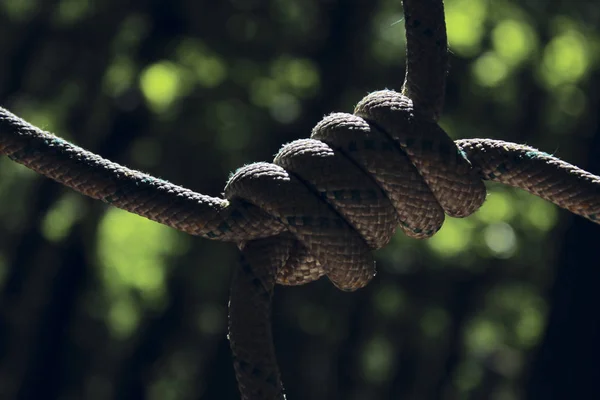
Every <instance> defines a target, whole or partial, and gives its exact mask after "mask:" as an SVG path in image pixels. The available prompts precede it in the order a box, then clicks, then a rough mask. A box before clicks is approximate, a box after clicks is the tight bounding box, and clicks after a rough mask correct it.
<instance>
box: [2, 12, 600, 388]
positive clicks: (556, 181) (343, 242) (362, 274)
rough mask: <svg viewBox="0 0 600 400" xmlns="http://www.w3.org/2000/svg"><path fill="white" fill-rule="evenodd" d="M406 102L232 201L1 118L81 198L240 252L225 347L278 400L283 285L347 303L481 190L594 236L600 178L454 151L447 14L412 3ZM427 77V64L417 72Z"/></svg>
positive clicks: (286, 163) (378, 106) (378, 110)
mask: <svg viewBox="0 0 600 400" xmlns="http://www.w3.org/2000/svg"><path fill="white" fill-rule="evenodd" d="M404 6H405V14H406V29H407V40H408V43H407V56H408V60H407V64H408V70H407V77H406V79H405V83H404V86H403V89H402V93H397V92H394V91H390V90H385V91H379V92H374V93H371V94H369V95H368V96H366V97H365V98H364V99H362V100H361V101H360V102H359V103H358V105H357V106H356V108H355V111H354V114H344V113H335V114H331V115H329V116H327V117H325V118H324V119H323V120H322V121H321V122H319V124H317V126H316V127H315V128H314V130H313V132H312V135H311V138H310V139H302V140H296V141H294V142H292V143H289V144H287V145H285V146H283V148H282V149H281V150H280V151H279V153H278V154H277V156H276V157H275V159H274V161H273V163H255V164H251V165H248V166H245V167H243V168H240V169H239V170H237V171H236V172H235V173H234V174H233V176H232V177H231V178H230V180H229V182H228V183H227V185H226V188H225V197H226V199H220V198H214V197H209V196H205V195H201V194H198V193H195V192H193V191H191V190H188V189H185V188H182V187H180V186H177V185H174V184H172V183H169V182H166V181H164V180H160V179H156V178H154V177H152V176H149V175H146V174H143V173H141V172H137V171H133V170H130V169H127V168H125V167H122V166H120V165H118V164H115V163H112V162H110V161H108V160H105V159H103V158H101V157H99V156H97V155H95V154H93V153H90V152H87V151H85V150H83V149H81V148H79V147H77V146H75V145H72V144H70V143H68V142H66V141H64V140H62V139H59V138H57V137H56V136H54V135H52V134H50V133H47V132H44V131H42V130H40V129H39V128H36V127H34V126H32V125H30V124H28V123H27V122H25V121H23V120H21V119H19V118H18V117H16V116H15V115H13V114H11V113H10V112H8V111H7V110H5V109H2V108H0V152H1V153H3V154H6V155H7V156H8V157H10V158H11V159H13V160H15V161H17V162H19V163H21V164H23V165H25V166H27V167H29V168H31V169H33V170H35V171H37V172H39V173H41V174H43V175H45V176H48V177H50V178H52V179H54V180H56V181H58V182H60V183H62V184H64V185H66V186H69V187H71V188H73V189H75V190H77V191H79V192H80V193H83V194H85V195H87V196H90V197H93V198H95V199H99V200H102V201H105V202H107V203H110V204H112V205H114V206H116V207H119V208H122V209H124V210H127V211H130V212H133V213H136V214H138V215H142V216H144V217H147V218H149V219H152V220H154V221H157V222H160V223H162V224H165V225H168V226H171V227H173V228H175V229H178V230H181V231H184V232H187V233H190V234H193V235H200V236H203V237H206V238H209V239H215V240H224V241H233V242H236V243H238V246H239V247H240V249H241V250H242V268H240V269H239V270H238V271H237V272H236V274H235V277H234V279H233V283H232V292H231V300H230V323H229V332H230V334H229V339H230V342H231V347H232V351H233V354H234V366H235V370H236V375H237V379H238V383H239V387H240V391H241V393H242V397H243V398H244V399H282V398H284V397H285V396H284V391H283V385H282V383H281V379H280V373H279V369H278V366H277V362H276V358H275V352H274V349H273V344H272V338H271V327H270V305H271V299H272V295H273V289H274V286H275V284H276V283H279V284H283V285H299V284H305V283H308V282H311V281H313V280H315V279H318V278H320V277H321V276H323V275H325V276H327V277H328V278H329V279H330V280H331V281H332V282H333V283H334V284H335V285H336V286H337V287H339V288H340V289H343V290H355V289H358V288H360V287H363V286H364V285H366V284H367V283H368V282H369V281H370V280H371V278H372V277H373V276H374V275H375V269H374V261H373V258H372V255H371V251H372V250H373V249H378V248H381V247H383V246H384V245H385V244H386V243H388V241H389V240H390V238H391V236H392V235H393V234H394V232H395V230H396V229H397V228H398V227H399V228H400V229H402V230H403V231H404V233H406V234H407V235H409V236H411V237H414V238H427V237H430V236H432V235H433V234H435V233H436V232H437V231H438V230H439V229H440V227H441V226H442V224H443V222H444V218H445V214H447V215H449V216H453V217H466V216H468V215H470V214H472V213H473V212H475V211H476V210H477V209H478V208H479V207H480V206H481V204H482V203H483V201H484V200H485V194H486V193H485V187H484V185H483V182H482V180H493V181H498V182H502V183H505V184H508V185H511V186H515V187H519V188H522V189H525V190H527V191H529V192H531V193H533V194H535V195H538V196H540V197H542V198H544V199H546V200H548V201H551V202H553V203H555V204H557V205H559V206H561V207H563V208H566V209H568V210H570V211H572V212H574V213H576V214H579V215H581V216H583V217H586V218H588V219H590V220H592V221H594V222H596V223H598V222H599V221H600V178H599V177H597V176H595V175H592V174H590V173H588V172H586V171H583V170H581V169H579V168H577V167H575V166H572V165H570V164H568V163H565V162H563V161H561V160H559V159H557V158H556V157H553V156H551V155H549V154H546V153H543V152H540V151H538V150H536V149H533V148H531V147H527V146H522V145H518V144H514V143H507V142H502V141H497V140H487V139H466V140H459V141H456V142H453V141H452V140H451V139H450V138H449V137H448V136H447V135H446V133H445V132H444V131H443V130H442V129H441V128H440V127H439V126H438V125H437V123H436V122H435V121H436V120H437V118H438V116H439V113H440V111H441V107H442V103H443V90H444V85H445V74H446V57H447V55H446V52H447V50H446V31H445V26H444V22H443V19H444V18H443V6H442V3H441V1H439V0H438V1H434V0H421V1H416V0H412V1H409V0H406V1H405V4H404ZM421 65H425V66H424V67H423V68H421V67H420V66H421Z"/></svg>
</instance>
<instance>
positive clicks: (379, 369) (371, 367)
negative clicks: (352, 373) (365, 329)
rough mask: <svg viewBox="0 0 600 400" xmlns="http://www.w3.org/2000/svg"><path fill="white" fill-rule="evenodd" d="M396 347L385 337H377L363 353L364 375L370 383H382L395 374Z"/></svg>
mask: <svg viewBox="0 0 600 400" xmlns="http://www.w3.org/2000/svg"><path fill="white" fill-rule="evenodd" d="M394 353H395V351H394V346H393V345H392V344H391V343H390V342H389V340H387V339H386V338H384V337H381V336H375V337H373V338H372V339H371V340H369V341H367V342H366V344H365V345H364V347H363V349H362V351H361V361H362V362H361V366H362V374H363V376H364V378H365V380H367V381H368V382H370V383H374V384H377V383H382V382H386V381H388V380H389V379H390V377H391V375H392V373H393V364H394Z"/></svg>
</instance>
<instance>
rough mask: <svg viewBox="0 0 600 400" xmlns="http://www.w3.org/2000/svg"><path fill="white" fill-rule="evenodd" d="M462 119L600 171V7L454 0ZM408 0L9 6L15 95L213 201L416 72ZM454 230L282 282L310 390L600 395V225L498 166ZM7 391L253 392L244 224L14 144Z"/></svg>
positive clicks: (286, 326) (452, 34) (460, 124)
mask: <svg viewBox="0 0 600 400" xmlns="http://www.w3.org/2000/svg"><path fill="white" fill-rule="evenodd" d="M446 10H447V25H448V37H449V42H450V47H451V56H450V70H449V71H450V74H449V81H448V88H447V98H446V108H445V113H444V114H443V118H442V120H441V124H442V126H443V127H444V128H445V129H446V130H447V131H448V133H449V134H450V135H451V136H452V137H454V138H462V137H488V138H497V139H504V140H508V141H515V142H519V143H527V144H529V145H532V146H535V147H538V148H540V149H541V150H544V151H547V152H550V153H553V154H556V155H557V156H559V157H561V158H563V159H564V160H567V161H569V162H572V163H574V164H577V165H579V166H581V167H583V168H586V169H587V170H589V171H590V172H593V173H596V174H600V124H599V121H598V110H599V109H600V108H599V107H600V91H599V90H598V89H599V88H600V57H599V54H600V52H599V50H600V28H598V27H599V26H600V7H599V6H598V5H597V2H596V1H588V0H581V1H566V0H543V1H542V0H529V1H516V0H493V1H490V0H447V1H446ZM402 17H403V16H402V8H401V4H400V1H399V0H393V1H392V0H379V1H375V0H373V1H367V0H364V1H358V0H356V1H340V0H338V1H336V0H320V1H317V0H263V1H259V0H226V1H225V0H224V1H219V2H216V1H199V0H172V1H159V0H129V1H123V0H102V1H100V0H96V1H93V0H87V1H86V0H0V104H2V105H3V106H4V107H7V108H9V109H10V110H11V111H13V112H15V113H17V114H18V115H20V116H22V117H23V118H26V119H27V120H29V121H30V122H32V123H34V124H36V125H38V126H40V127H42V128H44V129H47V130H49V131H52V132H55V133H57V134H58V135H60V136H61V137H63V138H66V139H68V140H70V141H72V142H74V143H76V144H78V145H80V146H82V147H85V148H87V149H89V150H92V151H94V152H96V153H98V154H100V155H102V156H104V157H106V158H109V159H111V160H113V161H115V162H118V163H121V164H124V165H127V166H129V167H131V168H134V169H138V170H142V171H144V172H148V173H151V174H153V175H155V176H158V177H161V178H163V179H167V180H169V181H171V182H174V183H177V184H181V185H183V186H185V187H188V188H191V189H193V190H196V191H199V192H201V193H204V194H209V195H219V194H220V193H221V191H222V189H223V187H224V185H225V182H226V180H227V177H228V176H229V174H230V172H231V171H234V170H235V169H236V168H237V167H239V166H242V165H244V164H246V163H250V162H253V161H268V160H272V157H273V155H274V154H275V153H276V152H277V150H278V149H279V147H280V146H281V145H282V144H283V143H286V142H289V141H291V140H294V139H298V138H305V137H308V136H309V135H310V132H311V128H312V127H313V126H314V125H315V124H316V123H317V122H318V121H319V120H320V119H321V118H322V116H323V115H325V114H328V113H330V112H334V111H349V112H351V110H352V109H353V106H354V104H356V103H357V102H358V101H359V100H360V99H361V97H362V96H364V95H365V94H367V93H368V92H370V91H374V90H378V89H383V88H393V89H399V88H400V86H401V84H402V78H403V76H404V46H405V41H404V24H403V19H402ZM488 188H489V196H488V200H487V202H486V204H485V205H484V206H483V208H482V209H481V210H480V211H478V212H477V213H476V214H474V215H473V216H471V217H468V218H465V219H452V218H448V219H447V221H446V223H445V225H444V227H443V229H442V230H441V231H440V232H439V233H438V234H437V235H436V236H435V237H434V238H432V239H430V240H426V241H418V240H413V239H408V238H406V237H404V236H402V234H401V233H398V235H396V236H395V237H394V239H393V242H392V243H391V244H390V245H388V246H387V247H386V248H385V249H383V250H380V251H378V252H377V253H376V257H377V262H378V264H377V265H378V270H379V273H378V275H377V277H376V278H375V279H374V280H373V282H372V283H371V284H370V285H369V286H368V287H367V288H365V289H363V290H360V291H357V292H355V293H342V292H340V291H338V290H336V289H335V288H334V287H333V286H332V285H331V284H330V283H329V282H328V281H327V280H321V281H318V282H316V283H312V284H310V285H306V286H302V287H294V288H289V287H278V288H277V290H276V295H275V306H274V311H273V321H274V323H273V326H274V333H275V338H276V349H277V353H278V358H279V361H280V364H281V368H282V373H283V379H284V383H285V385H286V388H287V391H288V397H289V398H290V399H292V400H293V399H356V400H358V399H398V398H402V399H416V400H426V399H497V400H512V399H522V398H531V399H571V398H600V386H599V385H598V380H599V379H600V362H599V359H600V313H599V311H598V309H599V305H600V290H598V289H597V286H598V284H599V283H600V268H599V267H600V265H599V264H600V262H599V257H598V245H599V244H600V226H598V225H594V224H592V223H591V222H589V221H587V220H584V219H583V218H580V217H575V216H572V215H570V214H569V213H567V212H566V211H562V210H560V209H558V208H556V207H554V206H553V205H551V204H549V203H546V202H544V201H542V200H540V199H538V198H536V197H534V196H532V195H529V194H527V193H524V192H521V191H518V190H514V189H509V188H506V187H502V186H499V185H488ZM0 204H1V206H0V289H1V291H0V398H2V399H65V400H66V399H152V400H178V399H182V400H184V399H238V398H239V395H238V392H237V387H236V383H235V379H234V373H233V368H232V366H231V359H230V353H229V347H228V342H227V339H226V325H227V301H228V295H229V294H228V290H229V289H228V286H229V282H230V277H231V272H232V270H233V269H234V268H236V267H237V260H238V255H237V249H236V247H235V245H234V244H231V243H219V242H211V241H208V240H204V239H200V238H195V237H190V236H187V235H185V234H182V233H179V232H176V231H174V230H171V229H169V228H166V227H163V226H161V225H159V224H157V223H154V222H150V221H148V220H145V219H143V218H141V217H137V216H135V215H131V214H128V213H126V212H123V211H119V210H117V209H114V208H111V207H109V206H107V205H104V204H101V203H99V202H96V201H92V200H89V199H87V198H84V197H82V196H80V195H78V194H76V193H74V192H72V191H70V190H68V189H65V188H63V187H61V186H60V185H59V184H56V183H54V182H52V181H50V180H48V179H45V178H43V177H40V176H38V175H36V174H35V173H33V172H31V171H29V170H27V169H25V168H23V167H21V166H19V165H17V164H15V163H13V162H12V161H10V160H8V159H7V158H6V157H2V158H0Z"/></svg>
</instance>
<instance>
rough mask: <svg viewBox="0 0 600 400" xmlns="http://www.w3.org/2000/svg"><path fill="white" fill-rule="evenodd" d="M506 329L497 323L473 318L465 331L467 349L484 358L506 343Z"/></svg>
mask: <svg viewBox="0 0 600 400" xmlns="http://www.w3.org/2000/svg"><path fill="white" fill-rule="evenodd" d="M505 336H506V332H505V328H504V327H503V326H502V325H501V324H499V323H498V322H496V321H492V320H490V319H485V318H480V317H477V318H473V319H472V320H471V321H469V323H468V324H467V327H466V329H465V347H466V348H467V349H468V350H469V352H470V353H473V354H475V355H479V356H484V355H486V354H489V353H491V352H492V351H494V350H495V349H496V348H498V346H500V345H501V344H502V343H504V339H505Z"/></svg>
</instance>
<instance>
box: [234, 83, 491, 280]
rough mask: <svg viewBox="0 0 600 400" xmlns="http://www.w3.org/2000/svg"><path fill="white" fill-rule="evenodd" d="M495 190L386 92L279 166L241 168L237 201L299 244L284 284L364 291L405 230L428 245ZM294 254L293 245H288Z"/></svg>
mask: <svg viewBox="0 0 600 400" xmlns="http://www.w3.org/2000/svg"><path fill="white" fill-rule="evenodd" d="M485 195H486V191H485V186H484V184H483V182H482V181H481V180H480V178H479V177H478V175H477V174H476V172H475V171H474V170H473V168H472V167H471V164H470V162H469V160H468V159H467V157H466V155H465V153H464V152H463V151H462V150H460V149H459V148H458V147H457V146H456V145H455V144H454V142H453V141H452V139H450V138H449V137H448V135H447V134H446V133H445V132H444V131H443V130H442V129H441V128H440V127H439V126H438V125H437V124H436V123H435V121H433V120H432V119H431V118H429V117H427V116H426V115H425V114H420V113H419V112H418V111H417V110H415V109H414V108H413V105H412V102H411V100H410V99H409V98H408V97H406V96H404V95H402V94H400V93H397V92H394V91H390V90H384V91H379V92H374V93H371V94H369V95H368V96H366V97H365V98H364V99H362V100H361V101H360V103H358V105H357V106H356V108H355V110H354V114H345V113H334V114H331V115H329V116H326V117H325V118H324V119H323V120H322V121H321V122H319V123H318V124H317V126H316V127H315V128H314V129H313V132H312V134H311V138H310V139H301V140H296V141H293V142H291V143H288V144H286V145H284V146H283V147H282V148H281V150H280V151H279V153H277V155H276V156H275V159H274V161H273V163H272V164H270V163H254V164H250V165H247V166H245V167H243V168H240V169H239V170H237V171H236V172H235V174H234V175H233V176H232V177H231V179H230V180H229V182H228V183H227V186H226V187H225V196H226V197H227V199H230V200H232V199H235V198H240V199H243V200H245V201H248V202H250V203H252V204H255V205H257V206H258V207H260V208H262V209H263V210H264V211H266V212H267V213H269V214H270V215H272V216H273V217H274V218H276V219H277V220H278V221H279V222H280V223H282V224H283V225H285V226H286V227H287V229H288V230H289V232H290V233H291V234H292V235H293V236H294V237H295V239H296V240H295V241H289V240H282V245H285V243H293V245H291V246H293V248H289V249H287V250H286V254H289V256H288V257H287V262H286V263H285V265H284V266H283V267H281V268H279V267H278V266H274V267H277V268H278V270H277V271H276V281H277V283H280V284H286V285H295V284H304V283H307V282H310V281H312V280H315V279H318V278H319V277H321V276H322V275H327V276H328V277H329V279H330V280H331V281H332V282H333V283H334V284H335V285H336V286H337V287H339V288H340V289H343V290H354V289H357V288H360V287H363V286H364V285H366V284H367V283H368V282H369V281H370V279H371V278H372V277H373V276H374V275H375V265H374V264H375V263H374V261H373V258H372V255H371V251H372V250H374V249H379V248H381V247H383V246H384V245H385V244H387V243H388V242H389V240H390V238H391V237H392V235H393V234H394V232H395V231H396V229H397V228H398V227H400V228H401V229H402V230H403V231H404V232H405V233H406V234H407V235H408V236H411V237H414V238H426V237H430V236H432V235H433V234H435V233H436V232H437V231H438V230H439V229H440V228H441V226H442V224H443V222H444V214H448V215H450V216H453V217H465V216H468V215H470V214H472V213H473V212H474V211H476V210H477V209H478V208H479V207H480V206H481V204H482V203H483V201H484V200H485ZM288 246H290V245H288Z"/></svg>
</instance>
